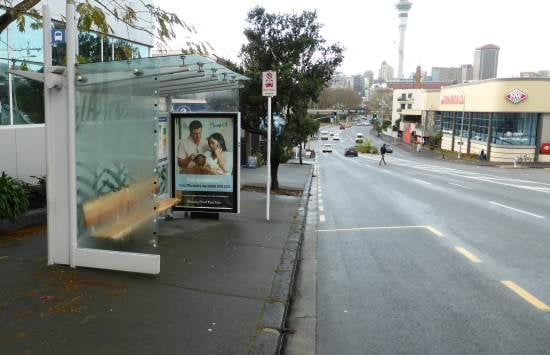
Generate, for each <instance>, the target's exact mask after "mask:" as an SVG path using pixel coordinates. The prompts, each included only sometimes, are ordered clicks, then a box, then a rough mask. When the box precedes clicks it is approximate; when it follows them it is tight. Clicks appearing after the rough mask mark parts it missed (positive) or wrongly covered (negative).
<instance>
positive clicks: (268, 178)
mask: <svg viewBox="0 0 550 355" xmlns="http://www.w3.org/2000/svg"><path fill="white" fill-rule="evenodd" d="M265 189H266V192H267V202H266V205H265V219H266V220H268V221H269V199H270V193H271V96H268V97H267V184H266V188H265Z"/></svg>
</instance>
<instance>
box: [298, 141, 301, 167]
mask: <svg viewBox="0 0 550 355" xmlns="http://www.w3.org/2000/svg"><path fill="white" fill-rule="evenodd" d="M298 156H299V157H300V165H302V143H300V150H299V153H298Z"/></svg>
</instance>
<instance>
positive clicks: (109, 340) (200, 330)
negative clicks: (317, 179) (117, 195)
mask: <svg viewBox="0 0 550 355" xmlns="http://www.w3.org/2000/svg"><path fill="white" fill-rule="evenodd" d="M311 169H312V166H311V165H303V166H300V165H297V164H286V165H282V166H281V168H280V170H279V177H280V185H281V187H284V188H298V189H303V188H304V187H305V188H306V189H308V190H309V184H310V177H311ZM261 170H262V169H257V170H248V169H243V170H242V180H243V183H244V184H247V183H251V184H254V185H258V184H259V183H261V179H260V177H261V175H262V174H261ZM307 196H308V194H307V193H306V194H304V196H303V197H302V198H300V197H294V196H280V195H274V196H272V198H271V204H272V205H271V221H269V222H267V221H265V194H263V193H258V192H248V191H243V192H242V193H241V214H240V215H222V216H221V218H220V220H217V221H213V220H198V219H193V220H191V219H188V218H184V217H183V214H176V215H175V217H176V218H175V219H174V220H171V221H165V222H162V223H161V226H160V230H159V234H160V238H159V239H160V240H159V245H160V254H161V273H160V275H158V276H148V275H140V274H132V273H123V272H115V271H106V270H95V269H86V268H76V269H71V268H69V267H66V266H47V265H46V255H47V251H46V235H45V232H44V228H40V227H38V228H34V229H32V230H27V231H26V232H27V233H24V232H20V233H18V234H14V235H9V236H5V235H4V236H0V280H1V281H0V349H1V351H0V353H2V354H76V353H78V354H246V353H273V351H275V350H276V348H277V347H278V346H279V345H280V340H281V337H280V336H279V332H278V330H280V329H281V328H282V323H281V322H282V317H284V315H285V314H286V309H287V305H288V303H287V302H288V290H289V289H290V288H291V286H292V281H293V275H294V270H295V262H296V253H297V251H298V250H299V245H300V240H301V230H302V227H303V221H304V219H305V216H304V213H305V210H304V206H307Z"/></svg>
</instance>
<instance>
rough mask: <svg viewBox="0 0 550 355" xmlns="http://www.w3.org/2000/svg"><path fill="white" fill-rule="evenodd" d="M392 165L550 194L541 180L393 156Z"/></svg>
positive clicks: (373, 158) (549, 186)
mask: <svg viewBox="0 0 550 355" xmlns="http://www.w3.org/2000/svg"><path fill="white" fill-rule="evenodd" d="M360 157H361V158H362V159H365V160H369V161H372V162H376V163H378V161H379V160H380V157H379V156H377V155H364V154H360ZM388 163H389V164H391V165H397V166H402V167H407V168H408V169H415V170H419V171H422V172H427V173H435V174H442V175H448V176H454V177H459V178H461V179H467V180H471V181H480V182H486V183H491V184H496V185H502V186H507V187H514V188H518V189H524V190H530V191H537V192H542V193H547V194H550V183H543V182H540V181H531V180H525V179H516V178H511V177H503V176H497V175H492V174H486V173H480V172H473V171H468V170H462V169H457V168H451V167H444V166H439V165H434V164H426V163H419V162H416V161H413V160H408V159H403V158H398V157H395V156H393V157H391V158H390V160H389V162H388Z"/></svg>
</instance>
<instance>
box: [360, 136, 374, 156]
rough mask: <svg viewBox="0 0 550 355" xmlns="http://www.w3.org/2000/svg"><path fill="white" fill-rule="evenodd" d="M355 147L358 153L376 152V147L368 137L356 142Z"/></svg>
mask: <svg viewBox="0 0 550 355" xmlns="http://www.w3.org/2000/svg"><path fill="white" fill-rule="evenodd" d="M355 149H357V151H358V152H359V153H365V154H378V148H377V147H376V146H374V144H373V143H372V141H371V140H370V139H366V140H365V139H364V140H363V143H360V144H357V145H356V146H355Z"/></svg>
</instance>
